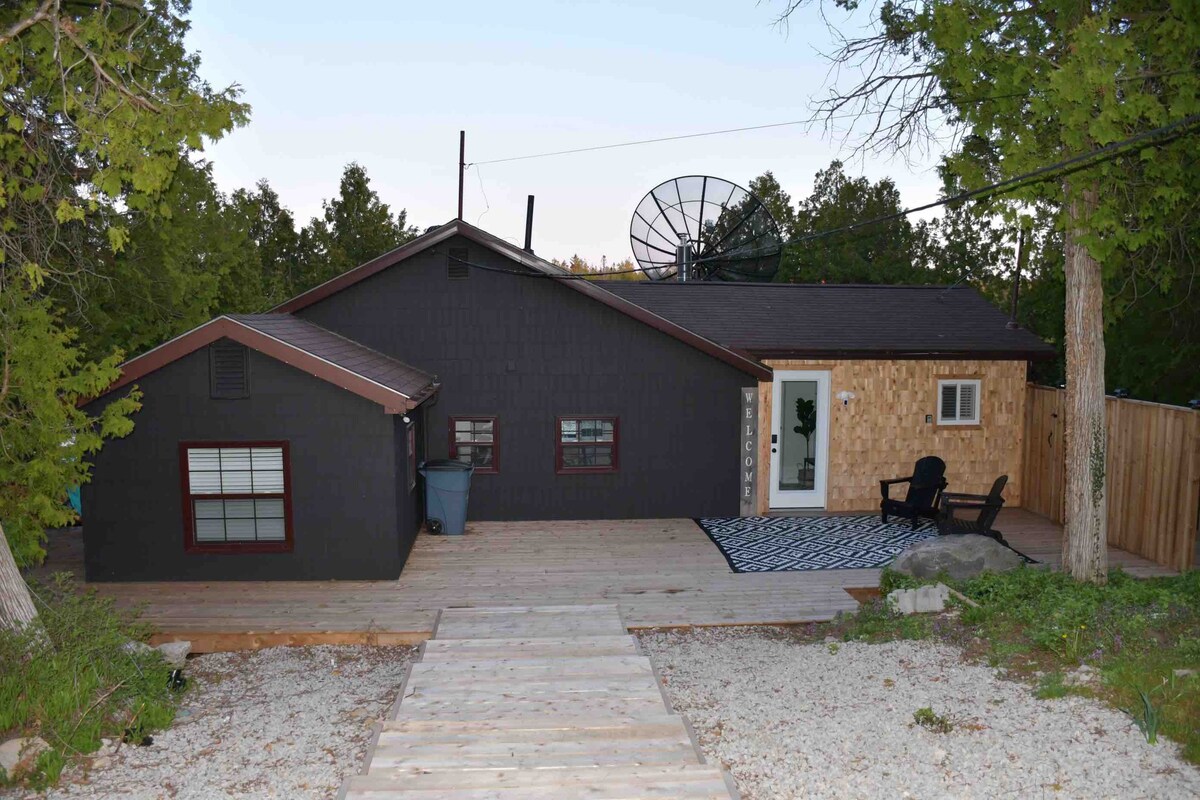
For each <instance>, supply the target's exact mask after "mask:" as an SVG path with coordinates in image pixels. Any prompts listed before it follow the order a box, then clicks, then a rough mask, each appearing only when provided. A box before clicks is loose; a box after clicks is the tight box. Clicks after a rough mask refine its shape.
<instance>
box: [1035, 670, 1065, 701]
mask: <svg viewBox="0 0 1200 800" xmlns="http://www.w3.org/2000/svg"><path fill="white" fill-rule="evenodd" d="M1070 692H1071V690H1070V689H1068V688H1067V685H1066V684H1065V683H1063V674H1062V673H1061V672H1058V671H1054V672H1048V673H1046V674H1045V675H1043V676H1042V679H1041V680H1040V681H1038V688H1037V690H1036V691H1035V692H1034V694H1035V695H1037V696H1038V697H1039V698H1041V699H1042V700H1057V699H1058V698H1060V697H1066V696H1067V695H1068V694H1070Z"/></svg>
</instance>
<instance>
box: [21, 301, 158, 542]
mask: <svg viewBox="0 0 1200 800" xmlns="http://www.w3.org/2000/svg"><path fill="white" fill-rule="evenodd" d="M119 362H120V357H119V354H114V355H112V356H109V357H108V358H105V359H102V360H100V361H89V360H88V359H87V358H86V357H85V354H84V352H83V350H82V349H81V348H80V347H79V346H78V345H77V344H76V343H75V333H74V331H72V330H71V329H69V328H67V327H65V326H64V325H63V324H62V321H61V320H60V319H59V317H58V315H56V314H55V313H54V311H53V308H52V306H51V303H50V301H49V300H47V299H45V298H40V297H38V296H37V295H35V294H34V293H33V292H31V291H29V290H27V289H25V288H23V287H22V286H21V285H20V283H17V284H16V285H13V286H11V287H9V288H8V290H7V291H5V292H3V293H0V372H2V375H3V380H2V381H0V452H3V457H2V458H0V520H3V525H4V531H5V534H6V535H7V538H8V542H9V545H10V546H11V548H12V550H13V557H14V558H16V560H17V563H18V564H31V563H36V562H38V561H40V560H41V557H42V555H43V552H42V548H41V542H42V539H43V537H44V533H43V532H44V530H45V529H46V528H48V527H61V526H63V525H68V524H70V523H71V522H73V521H74V519H75V514H74V512H73V511H72V510H71V508H70V507H69V506H68V505H67V504H66V498H67V489H68V488H69V487H71V486H78V485H79V484H81V483H84V482H85V481H87V479H88V469H89V463H88V461H87V457H88V456H89V455H90V454H92V453H94V452H96V451H97V450H99V449H100V446H101V444H102V443H103V441H104V440H105V439H110V438H113V437H120V436H126V435H128V434H129V432H130V431H131V430H132V429H133V423H132V422H131V421H130V419H129V417H130V415H131V414H132V413H133V412H135V411H137V409H138V408H140V404H139V402H138V401H139V399H140V397H141V395H140V393H139V392H138V391H137V390H136V389H133V390H131V391H129V392H127V393H126V394H125V395H124V396H123V397H119V398H118V399H117V400H115V401H113V402H111V403H109V404H108V405H107V406H105V408H104V409H103V410H101V411H100V412H99V414H98V415H97V416H91V415H89V414H87V413H85V412H84V411H82V410H80V409H79V407H78V406H77V402H78V401H79V400H80V399H81V398H85V397H89V396H92V395H94V394H96V393H97V392H99V391H100V390H101V389H103V388H105V387H107V386H108V385H109V384H110V383H111V382H112V381H113V380H115V379H116V378H117V376H118V375H119V370H118V363H119Z"/></svg>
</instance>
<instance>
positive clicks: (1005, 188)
mask: <svg viewBox="0 0 1200 800" xmlns="http://www.w3.org/2000/svg"><path fill="white" fill-rule="evenodd" d="M1197 123H1200V114H1192V115H1191V116H1188V117H1184V118H1183V119H1180V120H1177V121H1175V122H1172V123H1169V124H1167V125H1162V126H1160V127H1158V128H1153V129H1152V130H1148V131H1143V132H1141V133H1139V134H1137V135H1135V136H1130V137H1129V138H1128V139H1122V140H1121V141H1119V142H1113V143H1111V144H1107V145H1105V146H1104V147H1100V148H1097V149H1095V150H1091V151H1088V152H1087V153H1080V154H1079V155H1076V156H1072V157H1071V158H1067V159H1064V160H1062V161H1056V162H1055V163H1053V164H1048V165H1046V166H1044V167H1039V168H1037V169H1035V170H1031V171H1029V172H1024V173H1021V174H1020V175H1015V176H1013V177H1011V178H1006V179H1005V180H1002V181H998V182H996V183H992V184H989V185H987V186H981V187H979V188H978V189H969V190H967V191H965V192H959V193H958V194H955V195H952V196H950V197H943V198H941V199H939V200H934V201H932V202H929V203H925V204H924V205H920V206H913V207H912V208H905V209H901V210H900V211H895V212H892V213H891V214H885V215H883V216H881V217H874V218H873V219H866V220H862V221H860V222H853V223H851V224H849V225H843V226H841V227H840V228H831V229H828V230H824V231H816V232H814V233H809V234H805V235H804V236H798V237H796V238H795V239H790V240H788V241H786V242H782V243H780V245H779V246H780V247H781V248H782V247H788V246H789V245H796V244H803V243H804V242H809V241H812V240H813V239H823V238H825V237H827V236H834V235H836V234H839V233H849V232H850V231H854V230H858V229H859V228H864V227H866V226H868V225H877V224H880V223H883V222H891V221H893V220H897V219H902V218H903V217H907V216H908V215H910V214H916V213H919V212H921V211H928V210H929V209H931V208H937V207H938V206H944V205H949V204H951V203H961V202H963V201H966V200H972V199H976V198H980V197H981V196H982V197H984V198H985V199H986V198H990V197H995V196H997V195H1001V194H1007V193H1008V192H1012V191H1015V190H1017V189H1020V188H1022V187H1024V186H1029V185H1033V184H1036V183H1045V182H1046V181H1049V180H1053V179H1055V178H1061V177H1065V176H1067V175H1071V174H1074V173H1076V172H1079V171H1080V170H1083V169H1087V168H1089V167H1093V166H1096V165H1097V164H1102V163H1104V162H1105V161H1111V160H1113V159H1115V158H1118V157H1120V156H1121V155H1123V154H1124V152H1125V151H1126V150H1127V149H1129V148H1130V147H1131V146H1132V145H1137V144H1140V143H1142V142H1145V141H1146V140H1148V139H1160V138H1161V139H1162V140H1161V141H1158V142H1156V143H1155V146H1161V145H1163V144H1167V143H1168V142H1170V141H1174V140H1175V139H1178V138H1180V137H1181V136H1186V135H1187V134H1188V133H1189V132H1190V131H1189V130H1188V129H1189V128H1192V127H1195V126H1196V125H1197ZM1165 134H1172V135H1171V136H1165ZM720 258H721V256H708V257H706V258H698V259H695V260H694V261H692V262H691V263H693V264H698V263H702V262H704V261H714V260H718V259H720Z"/></svg>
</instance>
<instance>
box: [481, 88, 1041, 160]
mask: <svg viewBox="0 0 1200 800" xmlns="http://www.w3.org/2000/svg"><path fill="white" fill-rule="evenodd" d="M1026 94H1027V93H1026V92H1010V93H1008V94H996V95H987V96H985V97H968V98H963V99H961V100H956V101H953V104H956V105H962V104H964V103H985V102H987V101H989V100H1006V99H1009V98H1013V97H1024V96H1025V95H1026ZM942 100H943V101H944V102H947V103H950V102H951V100H950V98H949V97H945V98H942ZM930 110H939V109H935V108H931V109H930ZM893 111H897V112H898V111H899V109H885V110H884V111H883V112H881V113H890V112H893ZM862 116H863V114H862V113H858V112H855V113H849V114H814V115H813V116H812V117H810V118H808V119H797V120H791V121H789V122H769V123H766V124H764V125H747V126H745V127H742V128H726V129H724V130H719V131H704V132H702V133H684V134H680V135H678V136H660V137H658V138H656V139H638V140H636V141H632V142H617V143H615V144H601V145H594V146H591V147H576V148H573V149H571V150H552V151H550V152H546V153H530V154H529V155H524V156H509V157H508V158H493V159H489V160H487V161H471V162H468V163H467V164H466V166H468V167H473V166H478V165H480V164H505V163H508V162H510V161H528V160H530V159H534V158H550V157H552V156H567V155H574V154H576V153H592V152H595V151H597V150H615V149H617V148H621V147H637V146H638V145H643V144H658V143H660V142H677V141H680V140H682V139H699V138H702V137H705V136H722V135H724V134H728V133H745V132H747V131H762V130H767V129H770V128H786V127H790V126H793V125H809V126H811V125H815V124H817V123H818V122H829V121H831V120H838V119H858V118H859V117H862Z"/></svg>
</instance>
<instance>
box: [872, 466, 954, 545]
mask: <svg viewBox="0 0 1200 800" xmlns="http://www.w3.org/2000/svg"><path fill="white" fill-rule="evenodd" d="M898 483H907V484H908V492H907V493H906V494H905V495H904V499H903V500H898V499H893V498H892V497H890V496H889V495H888V490H889V489H890V488H891V487H892V486H894V485H896V484H898ZM946 486H947V483H946V462H945V461H942V460H941V459H940V458H938V457H937V456H925V457H924V458H920V459H917V463H916V464H915V465H913V473H912V475H909V476H908V477H907V478H892V479H891V480H885V481H880V482H879V493H880V494H881V495H883V499H882V500H881V501H880V502H879V517H880V519H882V520H883V522H885V523H886V522H887V521H888V514H891V515H893V516H896V517H903V518H904V519H907V520H910V521H911V522H912V526H913V528H916V527H917V521H918V520H919V519H920V518H921V517H927V518H929V519H936V518H937V513H938V501H939V499H940V498H941V495H942V492H943V491H945V490H946Z"/></svg>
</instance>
